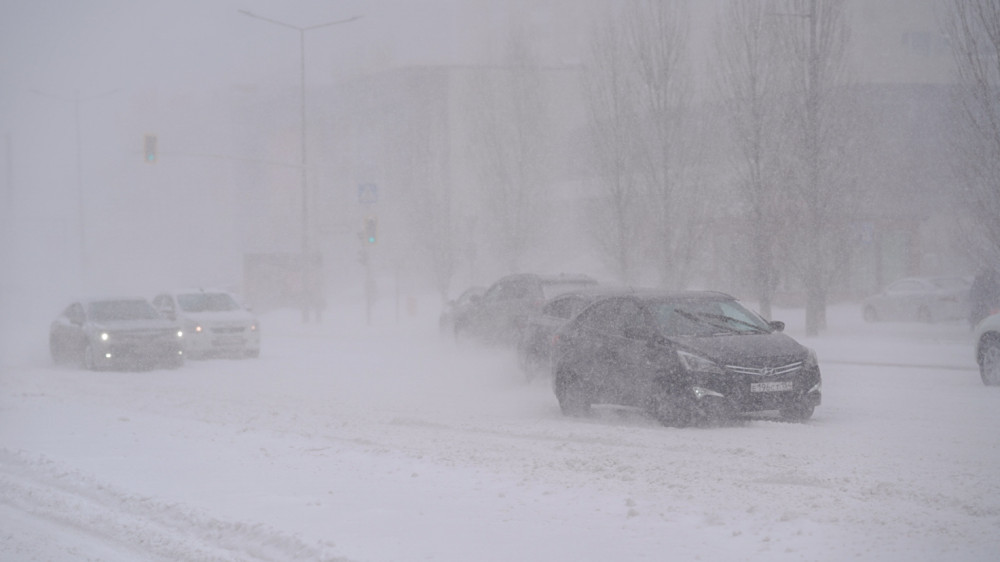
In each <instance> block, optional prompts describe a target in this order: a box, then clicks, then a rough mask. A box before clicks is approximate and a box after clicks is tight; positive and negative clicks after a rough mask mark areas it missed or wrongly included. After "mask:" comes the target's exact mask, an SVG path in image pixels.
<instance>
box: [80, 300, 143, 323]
mask: <svg viewBox="0 0 1000 562" xmlns="http://www.w3.org/2000/svg"><path fill="white" fill-rule="evenodd" d="M87 313H88V315H89V316H90V318H91V319H93V320H94V321H95V322H110V321H117V320H152V319H154V318H159V316H160V315H159V314H158V313H157V312H156V309H155V308H153V305H151V304H149V303H148V302H146V301H144V300H122V301H99V302H92V303H90V304H89V305H88V306H87Z"/></svg>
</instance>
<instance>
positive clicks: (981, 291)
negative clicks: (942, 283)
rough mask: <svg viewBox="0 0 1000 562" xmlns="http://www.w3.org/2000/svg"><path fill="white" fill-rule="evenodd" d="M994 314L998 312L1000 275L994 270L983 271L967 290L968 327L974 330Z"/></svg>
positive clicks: (999, 305) (999, 304)
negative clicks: (983, 320) (984, 319)
mask: <svg viewBox="0 0 1000 562" xmlns="http://www.w3.org/2000/svg"><path fill="white" fill-rule="evenodd" d="M995 312H1000V274H997V271H996V270H995V269H983V270H982V271H980V272H979V273H978V274H977V275H976V277H975V279H973V280H972V287H970V288H969V325H970V326H972V327H973V328H975V327H976V325H977V324H979V322H980V321H982V319H983V318H986V317H987V316H989V315H990V314H993V313H995Z"/></svg>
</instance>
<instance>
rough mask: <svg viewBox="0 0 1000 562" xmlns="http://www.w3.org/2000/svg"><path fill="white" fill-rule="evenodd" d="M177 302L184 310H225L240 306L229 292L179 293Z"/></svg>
mask: <svg viewBox="0 0 1000 562" xmlns="http://www.w3.org/2000/svg"><path fill="white" fill-rule="evenodd" d="M177 304H179V305H180V307H181V310H183V311H184V312H224V311H227V310H238V309H239V308H240V305H239V303H237V302H236V299H234V298H233V297H232V295H229V294H228V293H191V294H187V295H177Z"/></svg>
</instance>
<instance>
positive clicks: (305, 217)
mask: <svg viewBox="0 0 1000 562" xmlns="http://www.w3.org/2000/svg"><path fill="white" fill-rule="evenodd" d="M239 12H240V13H241V14H244V15H247V16H250V17H252V18H257V19H259V20H264V21H266V22H270V23H273V24H275V25H280V26H281V27H285V28H288V29H294V30H295V31H298V32H299V74H300V86H299V103H300V108H299V109H300V111H301V117H302V130H301V134H302V138H301V148H302V170H301V173H302V253H303V254H305V253H306V252H307V251H308V250H309V188H308V183H307V180H306V32H307V31H309V30H312V29H319V28H321V27H330V26H331V25H337V24H341V23H348V22H352V21H354V20H357V19H360V18H361V16H354V17H350V18H347V19H342V20H337V21H331V22H327V23H321V24H318V25H310V26H306V27H300V26H297V25H291V24H288V23H285V22H281V21H278V20H274V19H271V18H266V17H264V16H259V15H257V14H254V13H252V12H250V11H248V10H239Z"/></svg>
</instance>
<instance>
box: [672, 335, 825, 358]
mask: <svg viewBox="0 0 1000 562" xmlns="http://www.w3.org/2000/svg"><path fill="white" fill-rule="evenodd" d="M671 340H672V341H674V342H676V343H677V345H678V347H680V348H681V349H683V350H685V351H689V352H692V353H696V354H698V355H701V356H704V357H706V358H708V359H711V360H713V361H715V362H717V363H721V364H724V365H736V364H740V363H743V362H747V361H753V360H756V359H760V358H765V357H789V358H796V359H800V358H801V359H804V358H805V356H806V354H807V353H808V350H807V349H806V347H805V346H803V345H802V344H800V343H799V342H797V341H795V340H794V339H792V338H791V337H790V336H787V335H785V334H782V333H779V332H773V333H770V334H744V335H731V336H729V335H723V336H709V337H690V336H685V337H674V338H671Z"/></svg>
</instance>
